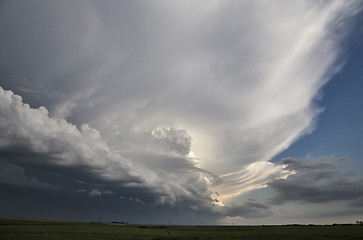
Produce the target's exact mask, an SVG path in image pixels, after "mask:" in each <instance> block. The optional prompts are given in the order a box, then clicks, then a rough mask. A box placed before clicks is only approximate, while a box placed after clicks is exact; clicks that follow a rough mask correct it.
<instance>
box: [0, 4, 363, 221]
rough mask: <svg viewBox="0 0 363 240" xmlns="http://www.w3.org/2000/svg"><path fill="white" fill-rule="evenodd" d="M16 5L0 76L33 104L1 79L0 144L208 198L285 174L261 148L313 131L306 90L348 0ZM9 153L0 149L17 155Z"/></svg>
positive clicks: (332, 45) (161, 194)
mask: <svg viewBox="0 0 363 240" xmlns="http://www.w3.org/2000/svg"><path fill="white" fill-rule="evenodd" d="M22 6H24V7H23V8H19V7H17V5H16V4H13V3H11V2H9V3H6V4H5V5H4V9H7V11H5V12H4V15H3V16H2V17H3V18H5V19H6V20H7V21H6V22H9V23H11V25H12V26H11V29H17V30H18V31H16V32H15V33H13V35H11V36H12V39H8V36H6V37H4V38H2V39H0V43H1V44H0V46H2V50H3V51H2V53H3V54H2V55H3V56H5V57H6V61H4V65H2V66H1V69H2V70H4V71H3V72H4V73H6V74H8V75H7V76H11V75H12V74H14V73H13V72H16V74H19V75H20V76H24V77H19V78H16V79H15V80H14V79H13V78H10V77H8V78H4V80H2V81H3V82H2V85H3V87H4V88H8V89H12V90H14V92H16V93H21V95H22V96H23V97H24V99H26V102H29V103H30V104H31V105H32V106H36V107H39V106H42V105H44V106H45V107H41V108H37V109H35V108H31V107H29V106H27V105H24V104H23V103H22V101H21V99H20V97H19V96H18V95H14V94H12V93H11V92H7V91H2V95H3V96H2V97H3V98H4V102H3V103H1V104H2V106H3V110H2V112H1V116H2V120H1V124H2V125H1V126H2V128H1V129H2V131H3V132H2V135H1V146H2V148H3V149H5V148H8V149H10V148H9V146H15V145H17V144H18V145H21V146H26V147H27V149H28V150H27V151H28V152H33V153H34V154H38V155H37V156H36V157H35V156H34V158H33V159H44V155H45V156H49V157H52V158H47V159H48V160H45V162H47V161H51V162H52V164H58V165H63V166H68V167H74V168H76V166H80V167H85V168H84V170H82V172H83V174H85V175H86V176H88V177H89V178H90V177H91V176H92V174H93V175H94V176H96V177H97V178H102V179H103V180H105V179H106V180H107V181H116V182H122V183H123V186H124V185H131V186H134V185H137V186H145V187H146V188H147V189H148V190H149V191H150V192H151V193H153V194H155V195H157V196H158V197H157V198H156V199H157V201H158V202H159V203H170V204H178V203H180V204H182V202H184V203H185V202H188V203H190V202H194V204H196V205H198V204H199V205H200V203H201V202H206V203H208V204H210V203H211V198H210V197H208V196H209V194H210V192H212V191H211V190H213V192H215V191H217V192H218V193H219V194H220V196H219V200H218V201H220V200H224V199H226V198H229V197H231V196H233V195H237V194H240V193H243V192H246V191H249V190H252V189H256V188H260V187H265V186H267V185H266V184H267V183H268V182H269V181H272V180H273V179H281V178H286V177H287V176H288V175H290V174H292V173H293V172H292V171H291V170H290V169H286V168H284V166H283V165H280V164H273V163H270V162H268V161H269V160H270V159H271V158H272V157H274V156H275V155H276V154H278V153H280V152H281V151H283V150H284V149H286V148H288V147H289V146H290V145H291V144H292V143H293V142H294V141H296V140H297V139H298V138H299V137H301V136H303V135H304V134H308V133H310V132H312V131H313V129H314V127H315V120H316V117H317V116H318V114H319V113H321V111H322V108H321V107H319V106H317V105H316V104H314V100H315V99H316V97H317V96H318V95H319V91H320V89H321V87H322V86H323V85H324V84H325V83H326V82H327V81H328V80H329V78H330V77H331V76H332V75H333V74H334V73H335V72H336V71H337V69H338V66H339V63H340V62H339V61H338V58H339V55H340V53H341V51H340V50H341V49H340V42H341V40H342V37H343V36H344V35H345V33H346V32H345V31H346V30H345V27H346V26H347V25H345V24H346V23H347V20H349V17H351V16H352V15H354V14H355V13H357V11H358V10H359V2H358V1H349V2H344V1H319V2H318V3H317V2H316V1H300V2H296V1H279V2H272V1H269V2H262V1H241V2H237V1H182V2H181V1H178V2H176V1H173V2H171V1H150V2H148V3H143V4H140V3H138V2H137V1H135V2H134V1H132V2H128V1H126V2H124V1H122V2H112V3H111V2H109V3H102V4H100V3H99V2H97V1H94V2H93V1H89V2H87V3H84V2H83V4H80V3H79V2H78V3H72V4H71V5H68V3H67V4H66V3H62V2H42V1H35V2H34V3H31V4H30V3H26V2H24V3H23V5H22ZM40 6H41V7H40ZM27 9H28V10H29V9H30V10H31V11H27ZM39 12H41V13H44V14H39ZM45 13H46V14H45ZM19 15H20V16H22V18H21V19H19V18H18V17H17V16H19ZM65 16H68V17H65ZM3 22H5V21H3ZM29 25H32V26H37V27H36V28H32V31H33V32H29V31H28V29H29V28H28V26H29ZM0 27H1V29H2V30H4V31H5V32H11V31H10V30H11V29H10V27H8V26H5V25H1V26H0ZM55 33H56V34H55ZM10 43H11V44H10ZM50 43H51V44H50ZM3 46H13V47H3ZM24 53H27V54H24ZM34 56H37V58H36V59H35V60H34ZM9 79H10V80H9ZM9 99H10V100H9ZM5 100H6V101H5ZM48 111H49V114H48ZM49 116H50V117H49ZM70 123H72V124H70ZM84 123H86V124H84ZM77 126H79V127H77ZM101 136H102V137H101ZM29 148H30V150H29ZM18 153H19V152H18ZM15 155H16V153H15V152H14V151H13V152H12V154H11V153H10V150H9V151H8V152H7V155H6V156H8V157H7V159H13V160H14V161H15V160H16V162H17V163H18V164H20V162H21V164H24V163H25V161H23V160H19V159H21V158H20V157H16V156H15ZM10 156H12V157H10ZM37 164H42V163H37ZM90 173H92V174H90ZM90 189H96V188H94V187H93V188H90ZM107 190H108V189H104V190H103V191H107ZM97 191H99V190H97ZM111 191H112V192H115V189H112V190H111ZM99 192H101V191H99ZM128 197H133V196H128ZM135 197H137V199H140V200H141V201H145V199H142V198H140V197H139V196H135ZM191 205H193V204H191ZM251 215H252V214H251Z"/></svg>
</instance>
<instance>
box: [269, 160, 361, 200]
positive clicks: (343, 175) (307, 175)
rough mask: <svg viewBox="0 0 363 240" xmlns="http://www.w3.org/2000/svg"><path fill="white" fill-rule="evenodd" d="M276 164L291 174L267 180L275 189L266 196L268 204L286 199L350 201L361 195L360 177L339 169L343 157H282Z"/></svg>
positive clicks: (346, 162)
mask: <svg viewBox="0 0 363 240" xmlns="http://www.w3.org/2000/svg"><path fill="white" fill-rule="evenodd" d="M280 164H281V165H284V166H286V167H285V168H286V169H289V170H291V171H294V172H295V174H293V175H290V176H289V177H287V178H286V179H278V180H273V181H271V182H269V183H268V187H269V188H271V189H272V190H273V191H274V192H275V196H274V197H273V198H271V199H270V200H269V202H270V203H272V204H282V203H284V202H288V201H298V202H305V203H328V202H337V201H350V202H351V204H353V203H355V202H357V201H358V200H359V199H362V197H363V189H362V183H363V179H361V178H359V177H357V176H356V175H355V173H354V172H352V171H347V172H342V170H340V169H342V168H343V167H344V165H346V164H349V160H348V158H346V157H344V158H334V157H322V158H318V159H314V158H307V159H295V158H286V159H283V160H282V161H281V162H280Z"/></svg>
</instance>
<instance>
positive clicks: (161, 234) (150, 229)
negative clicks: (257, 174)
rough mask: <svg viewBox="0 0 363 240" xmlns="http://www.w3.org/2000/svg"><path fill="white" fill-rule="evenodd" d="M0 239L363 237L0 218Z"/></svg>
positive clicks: (361, 239)
mask: <svg viewBox="0 0 363 240" xmlns="http://www.w3.org/2000/svg"><path fill="white" fill-rule="evenodd" d="M0 239H2V240H5V239H22V240H24V239H26V240H28V239H29V240H31V239H34V240H35V239H36V240H41V239H54V240H57V239H67V240H71V239H74V240H76V239H77V240H79V239H110V240H111V239H140V240H141V239H155V240H156V239H249V240H253V239H266V240H267V239H269V240H274V239H279V240H281V239H289V240H293V239H305V240H307V239H316V240H324V239H330V240H331V239H333V240H338V239H341V240H353V239H354V240H363V227H360V226H265V227H263V226H257V227H247V226H243V227H237V226H234V227H223V226H156V225H155V226H154V225H131V224H130V225H115V224H114V225H113V224H90V223H77V222H56V221H42V220H12V219H0Z"/></svg>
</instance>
